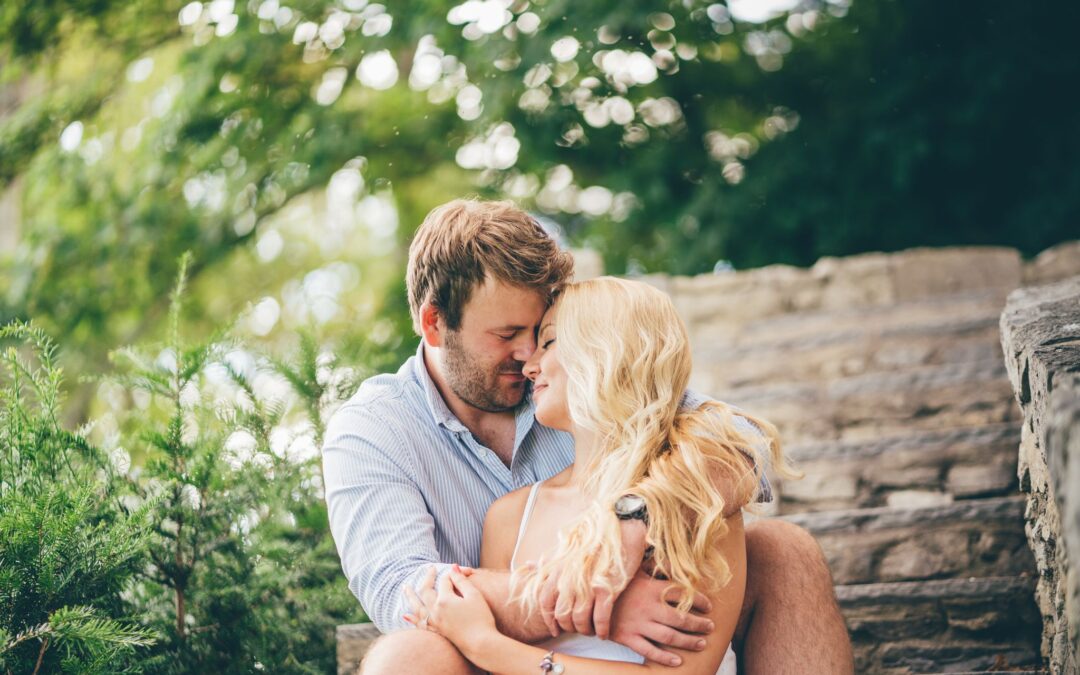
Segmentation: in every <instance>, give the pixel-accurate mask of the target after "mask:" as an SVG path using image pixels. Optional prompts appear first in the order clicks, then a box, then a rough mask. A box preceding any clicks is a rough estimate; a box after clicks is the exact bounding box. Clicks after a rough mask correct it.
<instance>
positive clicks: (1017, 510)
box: [782, 496, 1035, 584]
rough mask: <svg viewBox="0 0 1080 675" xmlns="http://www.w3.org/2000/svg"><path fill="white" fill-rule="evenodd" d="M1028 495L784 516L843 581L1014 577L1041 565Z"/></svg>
mask: <svg viewBox="0 0 1080 675" xmlns="http://www.w3.org/2000/svg"><path fill="white" fill-rule="evenodd" d="M1025 504H1026V499H1025V498H1024V497H1023V496H1016V497H1005V498H999V499H980V500H975V501H968V502H958V503H954V504H949V505H947V506H938V507H932V508H921V509H895V508H874V509H857V510H850V511H828V512H819V513H803V514H793V515H787V516H782V519H783V520H786V521H788V522H791V523H795V524H796V525H799V526H801V527H803V528H805V529H806V530H808V531H809V532H810V533H811V534H812V535H814V538H815V539H816V540H817V542H818V543H819V544H820V545H821V548H822V550H823V551H824V553H825V559H826V560H827V561H828V563H829V568H830V569H831V570H832V573H833V579H834V581H835V582H836V583H838V584H861V583H875V582H893V581H914V580H920V579H940V578H946V577H960V576H964V577H967V576H978V577H1011V576H1019V575H1021V574H1023V573H1025V572H1028V571H1030V570H1033V569H1034V566H1035V561H1034V560H1033V559H1032V556H1031V551H1030V550H1029V549H1028V546H1027V539H1026V537H1025V534H1024V507H1025Z"/></svg>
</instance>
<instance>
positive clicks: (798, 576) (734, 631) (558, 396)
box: [323, 200, 852, 675]
mask: <svg viewBox="0 0 1080 675" xmlns="http://www.w3.org/2000/svg"><path fill="white" fill-rule="evenodd" d="M572 268H573V261H572V258H571V257H570V256H569V254H567V253H565V252H563V251H561V250H559V247H558V245H557V244H556V242H555V241H554V240H553V239H551V238H550V237H549V236H548V235H547V234H546V233H545V232H544V230H543V229H542V228H541V227H540V226H539V224H537V222H536V221H535V220H534V219H533V218H531V217H530V216H529V215H528V214H526V213H524V212H523V211H521V210H520V209H518V208H516V207H515V206H514V205H512V204H510V203H508V202H482V201H468V200H457V201H454V202H450V203H448V204H445V205H443V206H441V207H439V208H436V209H435V210H434V211H432V212H431V213H430V214H429V215H428V216H427V218H426V219H425V221H424V223H423V224H422V225H421V226H420V229H419V230H418V231H417V234H416V237H415V239H414V240H413V243H412V246H411V247H410V249H409V263H408V273H407V274H408V277H407V285H408V293H409V304H410V309H411V312H412V318H413V324H414V327H415V328H416V330H417V332H418V333H419V334H420V336H421V338H422V339H421V343H420V346H419V348H418V350H417V353H416V355H415V356H414V357H412V358H410V359H409V360H408V361H406V362H405V364H403V365H402V367H401V368H400V369H399V370H398V372H397V373H395V374H388V375H381V376H377V377H373V378H371V379H369V380H367V381H366V382H365V383H364V384H363V385H362V386H361V387H360V389H359V390H358V391H357V393H356V394H355V395H354V396H353V397H352V398H351V399H350V400H349V401H348V402H347V403H346V404H345V405H343V406H342V407H341V408H340V409H339V410H338V411H337V412H336V413H335V415H334V416H333V418H332V419H331V421H330V424H329V426H328V429H327V433H326V441H325V445H324V448H323V466H324V473H325V479H326V499H327V503H328V507H329V513H330V524H331V530H332V532H333V535H334V539H335V542H336V544H337V548H338V552H339V553H340V555H341V561H342V566H343V568H344V571H345V574H346V576H347V577H348V579H349V587H350V589H351V590H352V591H353V593H354V594H355V595H356V596H357V597H358V598H359V599H360V602H361V603H362V604H363V606H364V608H365V610H366V611H367V613H368V615H369V616H370V617H371V618H372V619H373V620H374V622H375V623H376V625H377V626H378V627H379V629H380V630H381V631H382V632H383V633H385V635H384V636H383V637H382V638H380V639H379V640H378V641H377V642H376V643H375V644H374V645H373V646H372V648H371V649H370V650H369V652H368V655H367V656H366V658H365V660H364V664H363V666H362V672H363V673H365V675H384V674H388V673H406V674H413V673H415V674H428V673H430V674H446V675H451V674H453V675H459V674H460V675H467V674H472V673H483V672H494V673H508V674H517V673H521V674H522V675H524V674H535V673H547V672H552V673H566V674H567V675H591V674H597V675H601V674H602V675H608V674H612V675H614V674H621V673H637V672H649V671H656V672H662V673H670V674H671V675H676V674H682V673H695V674H702V675H712V674H713V673H724V674H725V675H727V674H729V673H731V674H734V673H735V672H736V669H737V671H738V672H744V673H768V674H770V675H783V674H786V673H850V672H851V671H852V657H851V646H850V643H849V642H848V638H847V632H846V629H845V627H844V623H843V619H842V617H841V616H840V613H839V610H838V608H837V605H836V601H835V598H834V595H833V590H832V579H831V576H830V574H829V571H828V568H827V567H826V565H825V563H824V560H823V557H822V554H821V551H820V549H819V548H818V547H817V545H816V543H815V542H814V541H813V539H812V538H811V537H810V536H809V535H808V534H807V533H806V532H805V531H803V530H800V529H799V528H797V527H795V526H793V525H790V524H787V523H783V522H779V521H771V520H759V521H757V522H755V523H753V524H751V525H744V523H743V518H742V509H743V507H745V506H747V505H749V504H751V503H752V502H754V501H756V500H757V501H765V500H768V499H769V498H770V493H769V484H768V481H767V479H766V478H765V476H764V468H765V467H766V466H769V465H771V466H773V467H775V468H776V469H777V470H779V471H783V470H784V463H783V458H782V456H781V454H780V449H779V443H778V442H777V440H776V436H775V431H774V429H773V427H772V426H771V425H769V424H768V423H767V422H765V421H763V420H760V419H756V418H754V417H752V416H750V415H748V414H747V413H745V412H742V411H736V410H733V409H731V408H730V407H728V406H726V405H724V404H722V403H720V402H717V401H712V400H709V399H707V398H706V397H703V396H701V395H699V394H697V393H695V392H693V391H690V390H688V389H687V382H688V380H689V377H690V368H691V366H690V345H689V342H688V339H687V334H686V330H685V327H684V326H683V324H682V321H681V320H680V318H679V316H678V315H677V314H676V312H675V310H674V308H673V306H672V304H671V301H670V299H669V298H668V297H667V296H666V295H664V294H663V293H661V292H660V291H657V290H655V289H653V288H651V287H650V286H648V285H646V284H643V283H640V282H635V281H627V280H620V279H614V278H601V279H594V280H589V281H583V282H577V283H569V278H570V276H571V274H572Z"/></svg>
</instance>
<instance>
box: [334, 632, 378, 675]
mask: <svg viewBox="0 0 1080 675" xmlns="http://www.w3.org/2000/svg"><path fill="white" fill-rule="evenodd" d="M379 635H381V633H379V629H378V628H376V627H375V624H373V623H354V624H345V625H342V626H338V627H337V630H336V631H335V635H334V637H335V639H336V641H337V672H338V675H355V673H356V672H357V670H358V669H359V668H360V662H361V661H362V660H363V658H364V654H366V653H367V650H368V648H369V647H370V646H371V643H372V642H374V641H375V640H376V639H377V638H378V637H379Z"/></svg>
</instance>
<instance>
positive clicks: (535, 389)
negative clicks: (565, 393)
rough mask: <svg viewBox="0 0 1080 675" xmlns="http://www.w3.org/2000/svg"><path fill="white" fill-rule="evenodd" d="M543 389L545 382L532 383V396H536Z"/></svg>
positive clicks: (545, 386) (545, 387)
mask: <svg viewBox="0 0 1080 675" xmlns="http://www.w3.org/2000/svg"><path fill="white" fill-rule="evenodd" d="M545 389H547V385H546V384H534V385H533V398H536V395H537V394H539V393H540V392H542V391H543V390H545Z"/></svg>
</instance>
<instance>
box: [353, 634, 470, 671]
mask: <svg viewBox="0 0 1080 675" xmlns="http://www.w3.org/2000/svg"><path fill="white" fill-rule="evenodd" d="M479 672H480V671H478V670H477V669H476V668H474V667H473V665H472V664H470V663H469V662H468V661H466V660H465V657H463V656H462V655H461V652H459V651H458V650H457V648H456V647H454V645H453V644H451V643H450V641H449V640H447V639H446V638H444V637H442V636H441V635H436V634H435V633H431V632H428V631H424V630H414V629H410V630H400V631H395V632H393V633H389V634H387V635H384V636H382V637H380V638H379V639H378V640H376V641H375V642H374V643H372V645H371V647H370V648H369V649H368V652H367V654H366V655H365V656H364V660H363V662H362V663H361V665H360V675H398V674H400V673H430V674H431V675H475V674H476V673H479Z"/></svg>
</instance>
